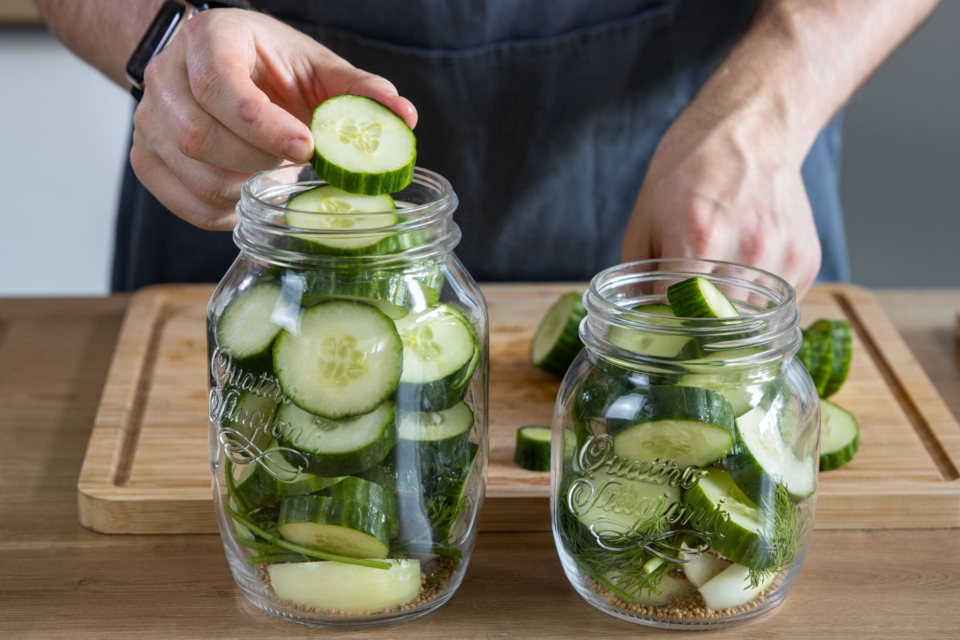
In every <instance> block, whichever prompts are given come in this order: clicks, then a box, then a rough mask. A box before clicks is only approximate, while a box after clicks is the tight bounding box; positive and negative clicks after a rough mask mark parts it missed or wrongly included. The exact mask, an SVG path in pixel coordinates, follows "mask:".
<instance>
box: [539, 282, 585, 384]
mask: <svg viewBox="0 0 960 640" xmlns="http://www.w3.org/2000/svg"><path fill="white" fill-rule="evenodd" d="M586 315H587V311H586V309H584V308H583V302H582V301H581V295H580V294H579V293H577V292H576V291H570V292H568V293H565V294H563V295H562V296H560V299H559V300H557V301H556V302H555V303H553V305H552V306H551V307H550V309H548V310H547V314H546V315H545V316H544V317H543V320H541V322H540V326H538V327H537V331H536V332H535V333H534V335H533V341H532V342H531V343H530V364H532V365H533V366H535V367H537V368H538V369H542V370H543V371H546V372H547V373H551V374H553V375H555V376H558V377H561V378H562V377H563V376H564V375H565V374H566V373H567V369H569V368H570V365H571V363H573V360H574V358H576V357H577V354H578V353H580V350H581V349H583V342H581V341H580V322H581V321H582V320H583V318H584V317H585V316H586Z"/></svg>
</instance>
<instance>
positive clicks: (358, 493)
mask: <svg viewBox="0 0 960 640" xmlns="http://www.w3.org/2000/svg"><path fill="white" fill-rule="evenodd" d="M322 495H325V496H330V497H331V498H336V499H337V500H341V501H343V502H352V503H354V504H365V505H368V506H371V507H374V508H376V509H377V510H378V511H380V512H382V513H383V514H384V515H385V516H387V520H389V521H390V522H391V523H393V524H394V525H396V524H397V523H398V520H397V498H396V496H395V495H393V493H391V492H389V491H387V490H386V489H384V488H383V487H381V486H380V485H378V484H376V483H375V482H370V481H369V480H364V479H363V478H356V477H354V476H347V477H346V478H344V479H343V480H342V481H341V482H338V483H336V484H334V485H333V486H331V487H329V488H327V489H324V490H323V492H322Z"/></svg>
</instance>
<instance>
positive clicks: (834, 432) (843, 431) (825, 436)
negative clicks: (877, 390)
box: [820, 400, 860, 471]
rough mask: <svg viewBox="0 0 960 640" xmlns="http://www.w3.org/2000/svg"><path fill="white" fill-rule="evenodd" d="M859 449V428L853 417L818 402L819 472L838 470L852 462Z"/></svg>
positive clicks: (837, 408)
mask: <svg viewBox="0 0 960 640" xmlns="http://www.w3.org/2000/svg"><path fill="white" fill-rule="evenodd" d="M859 448H860V426H859V425H858V424H857V419H856V418H854V417H853V415H852V414H851V413H850V412H849V411H847V410H846V409H843V408H842V407H839V406H838V405H836V404H834V403H833V402H830V401H829V400H820V471H830V470H832V469H839V468H840V467H842V466H843V465H845V464H847V463H848V462H850V461H851V460H853V456H855V455H856V453H857V450H858V449H859Z"/></svg>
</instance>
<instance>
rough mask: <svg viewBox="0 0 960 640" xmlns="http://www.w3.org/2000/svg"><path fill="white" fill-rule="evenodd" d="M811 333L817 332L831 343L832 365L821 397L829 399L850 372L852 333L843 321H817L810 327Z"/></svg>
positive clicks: (848, 325)
mask: <svg viewBox="0 0 960 640" xmlns="http://www.w3.org/2000/svg"><path fill="white" fill-rule="evenodd" d="M810 330H811V331H819V332H820V333H825V334H827V335H829V336H830V341H831V342H832V343H833V363H832V371H831V372H830V380H828V381H827V384H826V387H825V388H824V390H823V397H824V398H829V397H830V396H832V395H833V394H835V393H836V392H837V391H839V390H840V387H842V386H843V383H844V381H845V380H846V379H847V373H849V371H850V360H851V359H852V358H853V331H852V330H851V328H850V323H849V322H846V321H845V320H817V321H816V322H814V323H813V324H812V325H810Z"/></svg>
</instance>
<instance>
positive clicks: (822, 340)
mask: <svg viewBox="0 0 960 640" xmlns="http://www.w3.org/2000/svg"><path fill="white" fill-rule="evenodd" d="M801 333H802V334H803V344H802V345H800V349H799V350H798V351H797V359H798V360H800V362H801V363H803V366H804V367H806V369H807V372H808V373H809V374H810V379H811V380H813V385H814V386H815V387H816V388H817V395H819V396H820V397H821V398H822V397H823V394H824V393H825V392H826V390H827V384H829V382H830V376H831V375H833V340H831V339H830V334H828V333H820V332H819V331H807V330H806V329H804V330H803V331H802V332H801Z"/></svg>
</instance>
